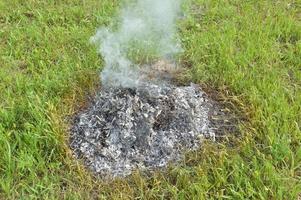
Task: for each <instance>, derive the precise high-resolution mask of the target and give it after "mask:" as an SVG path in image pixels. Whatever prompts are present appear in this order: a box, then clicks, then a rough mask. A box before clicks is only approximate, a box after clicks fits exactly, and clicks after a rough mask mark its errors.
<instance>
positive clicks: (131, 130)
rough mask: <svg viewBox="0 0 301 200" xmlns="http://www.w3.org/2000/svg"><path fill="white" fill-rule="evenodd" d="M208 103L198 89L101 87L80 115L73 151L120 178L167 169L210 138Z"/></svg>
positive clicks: (149, 85) (100, 172)
mask: <svg viewBox="0 0 301 200" xmlns="http://www.w3.org/2000/svg"><path fill="white" fill-rule="evenodd" d="M211 107H212V105H211V104H210V101H209V100H208V99H207V97H206V95H205V93H204V92H203V91H202V90H201V89H200V88H199V87H198V86H196V85H193V84H192V85H190V86H185V87H184V86H182V87H176V86H174V85H170V84H160V85H156V84H154V83H144V84H141V85H139V86H138V87H137V88H135V89H128V88H104V89H103V90H102V91H101V92H100V93H99V94H98V95H97V96H96V98H95V99H94V102H93V103H92V104H91V106H90V107H89V108H87V109H86V110H85V111H83V112H82V113H80V114H79V115H78V116H77V117H76V120H75V123H74V125H73V128H72V131H71V139H70V140H71V142H70V145H71V148H72V149H73V150H74V152H75V155H76V156H77V157H78V158H82V159H83V160H84V162H85V164H86V165H87V166H88V167H89V168H90V169H91V170H92V171H93V172H95V173H96V174H98V175H101V176H112V177H123V176H126V175H129V174H131V172H132V171H133V170H134V169H155V168H161V167H165V166H166V165H167V164H168V163H169V162H176V161H179V160H180V159H181V158H182V157H183V155H184V153H185V152H187V151H188V150H195V149H197V148H198V147H200V145H201V142H202V138H204V136H205V137H213V138H214V133H213V131H212V129H211V128H210V120H209V112H210V109H211Z"/></svg>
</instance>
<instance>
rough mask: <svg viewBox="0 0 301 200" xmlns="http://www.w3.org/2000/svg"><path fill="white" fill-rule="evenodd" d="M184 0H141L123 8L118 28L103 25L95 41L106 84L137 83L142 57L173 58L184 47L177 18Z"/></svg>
mask: <svg viewBox="0 0 301 200" xmlns="http://www.w3.org/2000/svg"><path fill="white" fill-rule="evenodd" d="M180 1H181V0H137V1H136V2H135V3H134V4H131V5H129V6H127V7H125V8H123V9H122V10H121V13H120V16H119V17H120V18H118V20H119V24H118V26H117V29H116V28H115V29H114V28H112V27H111V28H100V29H99V30H98V31H97V33H96V35H95V36H93V37H92V38H91V41H92V42H93V43H95V44H97V45H99V49H98V50H99V53H100V54H101V55H102V56H103V58H104V62H105V67H104V69H103V71H102V73H101V80H102V83H103V85H104V86H122V87H135V86H137V85H138V84H139V80H140V74H139V70H138V69H139V64H137V63H138V62H139V61H142V60H145V61H146V62H147V61H148V60H149V59H160V58H170V57H172V56H173V55H175V54H177V53H179V52H180V51H181V46H180V43H179V41H178V40H177V39H176V20H177V17H178V14H179V12H180V7H181V5H180V4H181V2H180Z"/></svg>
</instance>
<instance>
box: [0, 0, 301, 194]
mask: <svg viewBox="0 0 301 200" xmlns="http://www.w3.org/2000/svg"><path fill="white" fill-rule="evenodd" d="M119 6H120V3H119V1H117V0H64V1H59V0H57V1H56V0H49V1H43V0H41V1H39V0H28V1H21V0H20V1H17V0H10V1H8V0H0V91H1V93H0V199H63V198H65V199H92V198H100V199H101V198H103V199H133V198H136V199H298V198H299V199H300V198H301V196H300V192H301V130H300V129H301V128H300V127H301V2H300V1H299V0H295V1H294V0H261V1H258V0H248V1H246V0H187V1H185V5H184V8H185V13H186V15H187V16H186V18H185V19H183V20H182V21H180V22H179V29H180V35H181V41H182V44H183V46H184V49H185V53H184V55H183V56H182V62H183V64H184V65H185V67H187V75H186V78H188V79H189V80H191V81H194V82H197V83H201V84H203V85H208V86H210V87H211V88H215V89H217V90H218V91H219V94H220V95H219V96H220V97H221V98H222V99H224V100H225V101H227V102H230V103H233V104H234V105H235V106H236V107H237V108H238V109H239V110H241V111H243V112H244V113H245V115H246V116H247V117H248V122H246V123H245V124H242V125H241V128H240V129H241V134H242V135H241V137H240V138H239V139H235V138H229V140H228V141H225V142H224V143H222V144H218V145H217V144H212V143H209V142H208V144H205V145H204V146H203V149H202V150H200V151H199V152H196V153H194V154H192V155H189V156H187V159H186V162H185V163H183V164H182V166H179V167H171V168H170V169H168V170H167V171H166V172H161V173H160V172H158V173H154V174H153V175H152V176H149V177H145V176H141V175H139V173H138V172H137V173H135V174H134V175H133V176H131V177H129V178H127V179H126V180H115V181H113V182H110V183H106V182H103V181H101V180H96V179H94V178H93V177H92V175H91V174H89V173H88V172H86V171H85V170H84V169H83V168H82V167H81V165H80V164H79V163H77V162H76V161H75V160H73V159H72V157H71V153H70V150H68V119H69V117H70V116H71V115H72V114H73V113H74V112H75V111H76V110H77V109H79V107H81V106H83V105H84V104H85V97H86V95H87V94H91V93H93V91H94V90H95V89H97V87H98V85H99V82H100V81H99V72H100V70H101V68H102V65H103V63H102V60H101V58H100V57H99V56H98V55H97V54H96V49H95V47H93V45H91V44H89V42H88V41H89V38H90V36H92V35H93V34H94V33H95V30H96V28H97V27H99V26H102V25H106V24H109V23H110V22H111V21H112V19H113V18H112V17H113V16H114V14H115V13H116V11H117V10H118V8H119ZM298 196H299V197H298Z"/></svg>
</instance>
